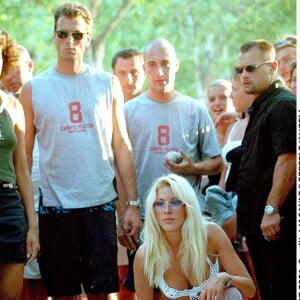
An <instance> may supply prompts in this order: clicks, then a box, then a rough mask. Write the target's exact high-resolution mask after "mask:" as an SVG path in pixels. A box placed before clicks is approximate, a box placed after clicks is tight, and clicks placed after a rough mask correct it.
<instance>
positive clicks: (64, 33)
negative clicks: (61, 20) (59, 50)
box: [55, 30, 85, 41]
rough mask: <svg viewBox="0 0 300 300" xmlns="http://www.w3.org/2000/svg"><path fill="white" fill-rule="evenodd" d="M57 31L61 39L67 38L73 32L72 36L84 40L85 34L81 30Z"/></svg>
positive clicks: (77, 39)
mask: <svg viewBox="0 0 300 300" xmlns="http://www.w3.org/2000/svg"><path fill="white" fill-rule="evenodd" d="M55 32H56V35H57V37H58V38H60V39H66V38H67V37H68V36H69V35H70V34H71V36H72V38H73V39H74V40H76V41H80V40H82V39H83V36H84V35H85V33H84V32H80V31H74V32H68V31H66V30H56V31H55Z"/></svg>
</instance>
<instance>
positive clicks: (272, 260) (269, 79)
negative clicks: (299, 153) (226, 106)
mask: <svg viewBox="0 0 300 300" xmlns="http://www.w3.org/2000/svg"><path fill="white" fill-rule="evenodd" d="M277 69H278V63H277V61H275V49H274V47H273V45H272V44H271V43H269V42H268V41H266V40H254V41H250V42H247V43H245V44H243V45H242V46H241V47H240V52H239V54H238V59H237V66H236V72H237V73H238V74H240V78H241V82H242V84H243V88H244V91H245V92H246V93H248V94H253V95H255V96H256V98H255V100H254V102H253V104H252V106H251V107H250V108H249V113H250V120H249V124H248V127H247V130H246V133H245V137H244V139H243V143H242V158H241V165H240V169H239V181H238V198H239V201H238V207H237V218H238V231H239V232H241V233H242V234H243V235H245V236H246V238H247V244H248V246H249V249H250V252H251V255H252V258H253V262H254V267H255V270H256V275H257V280H258V284H259V289H260V292H261V296H262V300H271V299H272V300H277V299H278V300H279V299H280V300H282V299H285V298H286V293H287V291H288V292H289V293H290V292H294V291H296V273H295V272H293V271H292V270H295V271H296V268H295V266H296V97H295V95H294V94H293V93H292V92H290V91H289V90H288V89H286V88H284V87H283V84H282V83H281V82H280V81H279V80H277V78H278V75H277ZM291 299H292V298H291ZM293 299H294V297H293Z"/></svg>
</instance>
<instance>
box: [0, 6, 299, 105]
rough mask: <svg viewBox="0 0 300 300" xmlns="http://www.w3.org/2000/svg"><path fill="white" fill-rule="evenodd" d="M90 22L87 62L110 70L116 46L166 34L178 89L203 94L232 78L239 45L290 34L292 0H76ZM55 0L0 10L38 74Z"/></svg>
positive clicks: (1, 22) (50, 54)
mask: <svg viewBox="0 0 300 300" xmlns="http://www.w3.org/2000/svg"><path fill="white" fill-rule="evenodd" d="M80 2H81V3H83V4H86V5H87V6H88V7H89V8H90V9H91V11H92V13H93V16H94V19H95V26H94V31H93V42H92V46H91V48H90V51H88V53H87V60H88V62H89V63H91V64H93V65H94V66H96V67H98V68H103V69H105V70H108V71H111V67H110V62H111V58H112V56H113V55H114V53H115V52H116V51H118V50H120V49H121V48H125V47H126V48H127V47H134V48H138V49H140V50H143V48H144V47H145V45H146V44H147V43H149V41H150V40H151V39H153V38H155V37H165V38H167V39H169V40H170V41H171V42H172V43H173V44H174V46H175V48H176V50H177V54H178V57H179V59H180V69H179V72H178V75H177V79H176V85H177V88H178V89H179V90H181V91H182V92H184V93H186V94H189V95H191V96H193V97H196V98H201V99H204V98H205V94H206V88H207V86H208V84H209V83H210V82H211V81H212V80H214V79H217V78H225V79H230V76H231V71H232V69H233V67H234V65H235V61H236V55H237V51H238V48H239V45H240V44H242V43H243V42H245V41H247V40H251V39H256V38H265V39H267V40H269V41H270V42H272V43H273V42H275V41H276V40H278V39H279V38H281V37H282V36H283V35H284V34H289V33H290V34H295V32H296V1H295V0H272V1H267V0H251V1H248V0H231V1H224V0H216V1H209V0H207V1H204V0H202V1H200V0H172V1H170V0H152V1H149V0H113V1H111V0H102V1H101V0H82V1H80ZM62 3H63V2H62V1H59V0H51V1H48V0H25V1H24V0H23V1H21V0H10V1H3V3H1V7H0V28H2V29H4V30H6V31H7V32H9V34H10V35H12V36H13V37H14V38H15V39H16V40H17V41H18V42H19V43H21V44H23V45H24V46H25V47H27V48H28V49H29V51H30V53H31V55H32V57H33V59H34V62H35V65H36V73H39V72H40V71H42V70H44V69H45V68H47V67H49V66H50V65H51V64H53V63H54V62H55V57H56V55H55V49H54V46H53V43H52V32H53V14H52V10H53V8H54V7H56V6H57V5H60V4H62Z"/></svg>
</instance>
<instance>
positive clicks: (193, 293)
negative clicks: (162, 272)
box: [158, 257, 219, 300]
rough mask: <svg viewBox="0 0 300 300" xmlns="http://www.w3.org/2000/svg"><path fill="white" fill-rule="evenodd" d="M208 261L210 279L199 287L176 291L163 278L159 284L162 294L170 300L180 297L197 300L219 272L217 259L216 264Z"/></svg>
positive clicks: (207, 258)
mask: <svg viewBox="0 0 300 300" xmlns="http://www.w3.org/2000/svg"><path fill="white" fill-rule="evenodd" d="M206 261H207V263H208V265H209V268H210V274H209V277H208V278H207V279H206V280H205V281H203V282H202V283H201V284H200V285H199V286H194V287H193V288H191V289H185V290H176V289H174V288H171V287H169V286H168V285H167V283H166V282H165V279H164V277H163V276H161V278H160V279H159V282H158V287H159V288H160V290H161V292H162V293H164V295H165V296H166V297H168V298H170V299H177V298H180V297H189V298H190V299H191V300H194V299H197V295H198V294H199V293H200V292H201V291H202V290H203V289H204V288H205V287H206V285H207V283H208V281H209V279H210V278H212V277H214V276H215V275H216V274H217V273H218V272H219V262H218V259H216V262H215V263H212V262H211V260H210V259H209V257H206Z"/></svg>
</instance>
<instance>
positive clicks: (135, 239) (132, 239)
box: [118, 206, 142, 250]
mask: <svg viewBox="0 0 300 300" xmlns="http://www.w3.org/2000/svg"><path fill="white" fill-rule="evenodd" d="M141 227H142V221H141V219H140V213H139V208H138V207H137V206H128V207H127V209H126V211H125V213H124V215H123V216H121V218H119V226H118V239H119V242H120V244H121V245H122V246H124V247H126V248H128V249H129V250H136V249H137V245H138V243H139V230H140V228H141Z"/></svg>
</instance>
